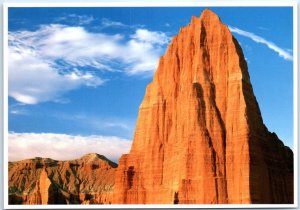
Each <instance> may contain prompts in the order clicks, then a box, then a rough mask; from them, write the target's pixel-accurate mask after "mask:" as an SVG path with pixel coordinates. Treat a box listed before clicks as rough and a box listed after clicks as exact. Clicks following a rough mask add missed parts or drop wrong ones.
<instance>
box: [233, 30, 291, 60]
mask: <svg viewBox="0 0 300 210" xmlns="http://www.w3.org/2000/svg"><path fill="white" fill-rule="evenodd" d="M229 29H230V31H231V32H233V33H236V34H239V35H241V36H245V37H248V38H250V39H251V40H253V41H255V42H257V43H260V44H264V45H266V46H267V47H268V48H269V49H271V50H273V51H275V52H276V53H278V55H279V56H280V57H282V58H284V59H285V60H289V61H292V60H293V56H292V54H291V53H289V52H288V51H287V50H284V49H282V48H280V47H278V46H277V45H276V44H274V43H273V42H271V41H268V40H266V39H265V38H263V37H260V36H257V35H256V34H253V33H251V32H248V31H244V30H241V29H239V28H235V27H230V26H229Z"/></svg>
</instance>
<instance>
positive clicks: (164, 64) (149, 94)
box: [114, 10, 293, 204]
mask: <svg viewBox="0 0 300 210" xmlns="http://www.w3.org/2000/svg"><path fill="white" fill-rule="evenodd" d="M115 182H116V184H115V191H114V202H115V203H125V204H129V203H137V204H143V203H148V204H159V203H163V204H164V203H169V204H172V203H176V204H177V203H179V204H182V203H193V204H197V203H198V204H202V203H203V204H217V203H225V204H226V203H229V204H234V203H293V153H292V151H291V150H290V149H289V148H288V147H285V146H284V145H283V143H282V142H281V141H280V140H279V139H278V137H277V136H276V135H275V134H272V133H270V132H269V131H268V130H267V128H266V127H265V125H264V124H263V120H262V117H261V114H260V110H259V106H258V103H257V101H256V98H255V96H254V93H253V89H252V85H251V83H250V78H249V74H248V70H247V63H246V62H245V59H244V56H243V52H242V49H241V47H240V46H239V44H238V42H237V41H236V39H235V38H234V37H233V36H232V34H231V33H230V31H229V29H228V27H227V26H226V25H224V24H222V23H221V21H220V19H219V17H218V16H217V15H216V14H214V13H213V12H212V11H210V10H205V11H203V13H202V14H201V17H200V18H197V17H193V18H192V20H191V23H190V24H189V25H188V26H186V27H183V28H181V29H180V32H179V33H178V35H176V36H175V37H174V38H173V40H172V41H171V44H170V45H169V47H168V49H167V52H166V54H165V55H164V56H163V57H161V59H160V61H159V66H158V68H157V70H156V73H155V75H154V78H153V81H152V82H151V83H150V84H149V85H148V87H147V89H146V93H145V97H144V100H143V102H142V104H141V106H140V110H139V116H138V120H137V126H136V131H135V135H134V139H133V144H132V147H131V151H130V153H129V154H126V155H123V156H122V157H121V158H120V160H119V167H118V169H117V173H116V180H115Z"/></svg>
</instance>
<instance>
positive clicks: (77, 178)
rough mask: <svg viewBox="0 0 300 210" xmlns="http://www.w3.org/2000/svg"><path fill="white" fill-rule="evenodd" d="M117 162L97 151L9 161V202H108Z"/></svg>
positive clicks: (109, 201) (110, 200)
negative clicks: (70, 156)
mask: <svg viewBox="0 0 300 210" xmlns="http://www.w3.org/2000/svg"><path fill="white" fill-rule="evenodd" d="M116 167H117V164H115V163H113V162H111V161H110V160H108V159H107V158H106V157H104V156H101V155H98V154H95V153H93V154H87V155H85V156H83V157H81V158H79V159H76V160H71V161H56V160H52V159H45V158H35V159H30V160H22V161H17V162H12V163H10V164H9V203H10V204H109V203H111V202H112V191H113V189H114V176H115V170H116Z"/></svg>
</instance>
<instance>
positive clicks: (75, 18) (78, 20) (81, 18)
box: [55, 14, 96, 25]
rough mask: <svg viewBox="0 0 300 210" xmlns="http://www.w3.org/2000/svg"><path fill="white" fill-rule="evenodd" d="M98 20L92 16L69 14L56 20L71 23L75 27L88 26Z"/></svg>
mask: <svg viewBox="0 0 300 210" xmlns="http://www.w3.org/2000/svg"><path fill="white" fill-rule="evenodd" d="M95 20H96V19H95V18H94V17H93V16H91V15H77V14H68V15H65V16H62V17H58V18H56V19H55V22H59V23H61V22H63V23H70V24H74V25H88V24H90V23H92V22H93V21H95Z"/></svg>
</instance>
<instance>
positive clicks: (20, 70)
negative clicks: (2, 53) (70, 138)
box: [8, 24, 169, 104]
mask: <svg viewBox="0 0 300 210" xmlns="http://www.w3.org/2000/svg"><path fill="white" fill-rule="evenodd" d="M168 41H169V37H168V36H167V35H166V34H165V33H163V32H155V31H154V32H153V31H149V30H147V29H136V30H135V32H134V34H132V35H130V36H129V39H125V37H123V36H122V35H120V34H115V35H109V34H105V33H92V32H89V31H87V30H86V29H85V28H84V27H82V26H76V27H75V26H66V25H60V24H50V25H44V26H41V27H40V28H39V29H38V30H36V31H16V32H9V53H8V57H9V96H11V97H13V98H14V99H16V100H17V101H19V102H22V103H25V104H37V103H40V102H44V101H57V100H58V99H60V98H61V96H62V95H63V94H64V93H66V92H68V91H70V90H74V89H77V88H79V87H81V86H92V87H97V86H99V85H101V84H103V82H104V81H105V80H103V79H102V78H99V76H97V72H94V73H93V72H92V71H84V70H82V68H85V67H92V68H93V69H99V70H102V71H123V72H124V73H126V74H128V75H133V74H147V73H152V72H153V71H154V70H155V68H156V65H157V62H158V58H159V56H160V55H161V54H162V52H163V48H164V46H165V45H166V44H167V42H168Z"/></svg>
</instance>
